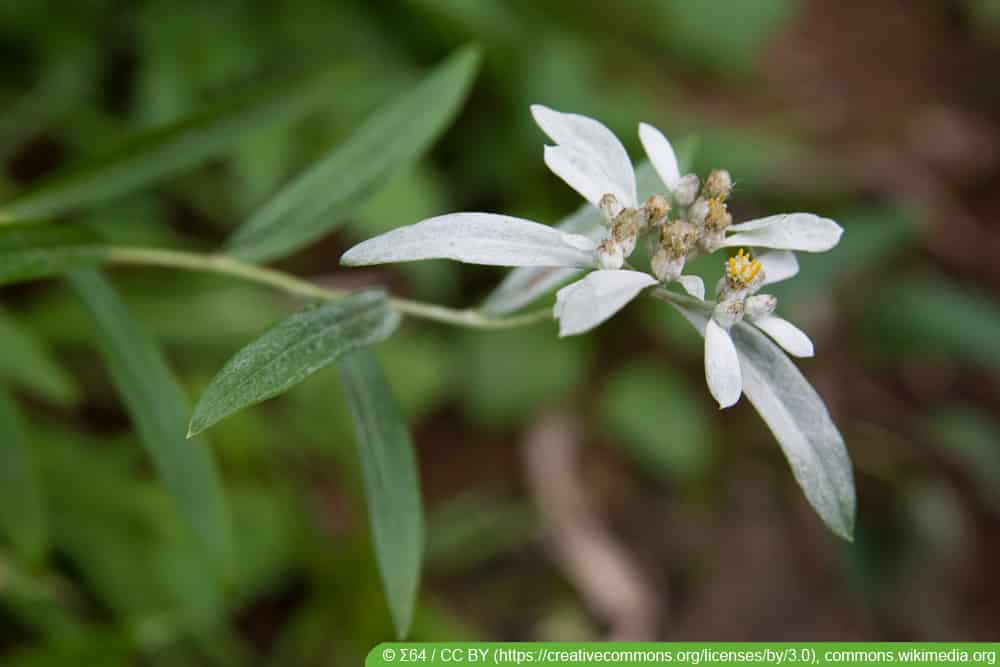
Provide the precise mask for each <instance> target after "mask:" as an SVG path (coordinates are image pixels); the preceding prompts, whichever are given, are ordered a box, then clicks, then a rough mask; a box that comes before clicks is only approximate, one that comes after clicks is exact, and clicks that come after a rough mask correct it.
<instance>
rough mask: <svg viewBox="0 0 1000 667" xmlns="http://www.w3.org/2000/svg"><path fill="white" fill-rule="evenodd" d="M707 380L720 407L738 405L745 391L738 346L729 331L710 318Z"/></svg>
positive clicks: (706, 357) (706, 356)
mask: <svg viewBox="0 0 1000 667" xmlns="http://www.w3.org/2000/svg"><path fill="white" fill-rule="evenodd" d="M705 380H706V381H707V382H708V391H709V392H711V394H712V397H713V398H714V399H715V400H716V402H717V403H718V404H719V407H720V408H728V407H732V406H733V405H736V402H737V401H739V400H740V393H741V392H742V391H743V376H742V373H740V360H739V356H738V355H737V354H736V346H735V345H734V344H733V339H732V338H731V337H730V336H729V332H728V331H726V330H725V329H723V328H722V327H721V326H719V323H718V322H716V321H715V320H712V319H710V320H709V321H708V324H706V325H705Z"/></svg>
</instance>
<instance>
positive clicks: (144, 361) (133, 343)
mask: <svg viewBox="0 0 1000 667" xmlns="http://www.w3.org/2000/svg"><path fill="white" fill-rule="evenodd" d="M69 282H70V284H71V285H72V287H73V289H74V290H75V291H76V293H77V294H78V295H79V297H80V299H81V300H82V301H83V303H84V305H85V306H86V308H87V310H88V311H90V314H91V316H92V317H93V319H94V324H95V325H96V326H95V328H94V343H95V344H96V346H97V349H98V350H99V351H100V353H101V356H102V357H103V359H104V362H105V364H107V367H108V371H109V373H110V374H111V379H112V381H113V382H114V385H115V388H116V389H117V390H118V393H119V395H120V396H121V398H122V401H124V403H125V407H126V408H127V409H128V412H129V415H130V416H131V417H132V422H133V425H134V427H135V429H136V431H137V432H138V435H139V438H140V440H141V441H142V443H143V445H144V446H145V448H146V451H147V452H148V454H149V456H150V458H151V459H152V460H153V464H154V465H155V467H156V470H157V472H158V473H159V475H160V477H161V478H162V479H163V482H164V484H165V485H166V487H167V489H168V490H169V491H170V493H171V494H172V495H173V496H174V498H175V499H176V501H177V504H178V507H179V509H180V514H181V516H182V517H183V518H184V519H185V520H186V521H187V522H188V523H189V524H190V525H191V526H192V528H193V529H194V532H195V534H196V535H198V537H199V538H200V539H201V540H202V542H203V543H204V544H205V545H206V547H207V549H208V552H209V553H210V554H211V556H212V557H213V558H214V560H215V561H216V562H217V564H218V565H219V566H220V568H221V567H224V566H225V565H226V563H227V562H228V559H229V557H230V556H231V554H232V546H231V539H232V538H231V534H230V532H231V531H230V520H229V513H228V509H227V506H226V499H225V496H224V494H223V489H222V483H221V481H220V479H219V473H218V470H217V469H216V465H215V460H214V458H213V456H212V451H211V449H209V447H208V444H207V443H206V442H205V441H203V440H185V439H184V423H185V421H186V420H187V416H188V414H189V407H188V402H187V398H186V397H185V396H184V392H183V391H182V390H181V387H180V386H179V385H178V383H177V380H176V379H175V378H174V376H173V374H172V373H171V371H170V369H169V367H168V366H167V363H166V360H165V359H164V358H163V354H162V353H161V352H160V350H159V349H158V348H157V347H156V344H155V343H154V342H153V340H152V339H151V338H150V337H149V336H148V335H147V334H146V332H145V331H143V330H142V329H141V327H140V326H139V325H138V323H137V322H135V321H134V320H133V319H132V316H131V315H130V314H129V312H128V310H127V309H126V308H125V305H124V304H123V303H122V302H121V299H120V298H119V297H118V295H117V294H116V293H115V290H114V289H113V288H112V286H111V285H110V284H108V283H107V281H105V279H104V278H103V276H101V275H100V274H99V273H97V272H96V271H77V272H74V273H73V274H71V275H70V276H69Z"/></svg>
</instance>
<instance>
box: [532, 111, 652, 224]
mask: <svg viewBox="0 0 1000 667" xmlns="http://www.w3.org/2000/svg"><path fill="white" fill-rule="evenodd" d="M531 114H532V115H533V116H534V117H535V122H537V123H538V126H539V127H540V128H542V130H543V131H544V132H545V134H547V135H549V137H550V138H551V139H552V141H554V142H556V147H555V148H553V147H551V146H546V148H545V164H546V165H548V167H549V169H551V170H552V172H553V173H555V174H556V175H557V176H559V178H561V179H563V180H564V181H566V182H567V183H568V184H569V185H570V186H571V187H572V188H573V189H574V190H576V191H577V192H579V193H580V194H581V195H583V197H584V199H586V200H587V201H589V202H590V203H591V204H593V205H594V206H597V205H598V203H599V202H600V200H601V197H603V196H604V195H605V194H608V193H611V194H613V195H614V196H615V197H617V198H618V201H619V202H620V203H621V204H622V205H624V206H629V207H635V206H636V205H637V203H636V196H635V173H634V172H633V170H632V161H631V160H630V159H629V157H628V153H627V152H626V151H625V147H624V146H622V142H620V141H619V140H618V137H616V136H615V135H614V133H613V132H612V131H611V130H609V129H608V128H606V127H605V126H604V125H603V124H601V123H600V122H598V121H596V120H594V119H593V118H588V117H587V116H581V115H580V114H574V113H561V112H559V111H555V110H553V109H549V108H548V107H545V106H542V105H540V104H534V105H532V106H531Z"/></svg>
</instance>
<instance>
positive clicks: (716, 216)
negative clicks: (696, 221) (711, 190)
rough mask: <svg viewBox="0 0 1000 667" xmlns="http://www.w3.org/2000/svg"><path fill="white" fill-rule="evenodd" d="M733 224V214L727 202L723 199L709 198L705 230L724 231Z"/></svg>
mask: <svg viewBox="0 0 1000 667" xmlns="http://www.w3.org/2000/svg"><path fill="white" fill-rule="evenodd" d="M731 224H733V216H732V215H731V214H730V213H729V210H728V207H727V206H726V203H725V202H724V201H722V200H721V199H717V198H712V199H709V200H708V213H707V214H706V215H705V231H707V232H713V233H717V232H722V231H725V230H726V228H727V227H729V225H731Z"/></svg>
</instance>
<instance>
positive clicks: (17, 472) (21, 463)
mask: <svg viewBox="0 0 1000 667" xmlns="http://www.w3.org/2000/svg"><path fill="white" fill-rule="evenodd" d="M33 458H34V457H33V456H32V452H31V449H30V448H29V445H28V440H27V438H26V437H25V434H24V429H23V428H22V425H21V418H20V415H18V412H17V406H16V405H15V404H14V401H13V400H12V399H11V397H10V396H8V395H7V392H6V391H4V390H0V533H2V534H3V535H4V536H6V537H7V538H8V539H9V540H10V541H11V542H12V543H13V544H14V546H16V547H17V548H18V549H19V550H20V551H21V552H22V553H23V554H24V555H25V556H26V557H27V558H29V559H38V558H40V557H41V556H42V554H43V553H44V552H45V548H46V545H47V543H48V523H47V519H46V511H45V501H44V495H43V492H42V486H41V482H40V480H39V478H38V471H37V470H36V469H35V464H34V460H33Z"/></svg>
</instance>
